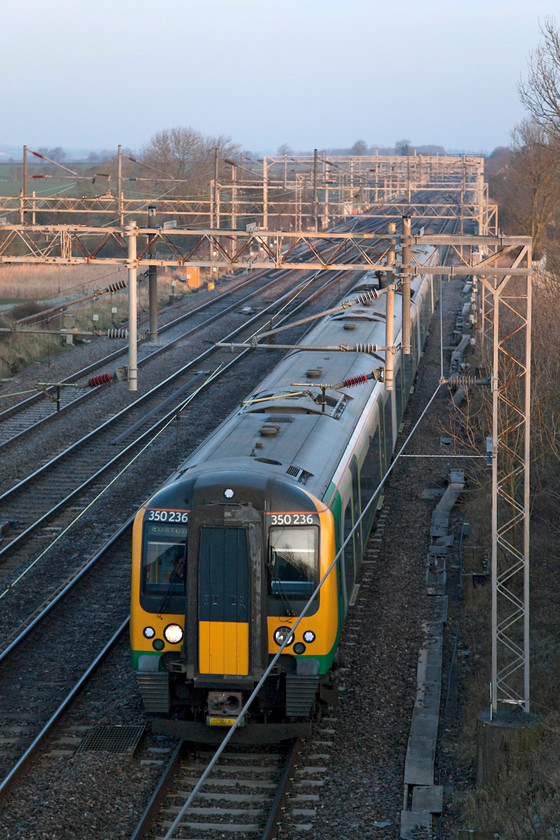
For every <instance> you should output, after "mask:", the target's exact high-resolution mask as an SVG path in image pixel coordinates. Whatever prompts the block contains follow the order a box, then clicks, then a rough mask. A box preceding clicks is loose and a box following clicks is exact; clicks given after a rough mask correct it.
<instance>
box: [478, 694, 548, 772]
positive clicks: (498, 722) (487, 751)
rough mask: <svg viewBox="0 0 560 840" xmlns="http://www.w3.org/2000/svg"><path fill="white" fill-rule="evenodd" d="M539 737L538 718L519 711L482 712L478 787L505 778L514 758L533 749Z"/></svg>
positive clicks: (479, 732)
mask: <svg viewBox="0 0 560 840" xmlns="http://www.w3.org/2000/svg"><path fill="white" fill-rule="evenodd" d="M541 734H542V723H541V719H540V718H539V716H538V715H533V714H526V713H525V712H522V711H520V710H503V711H502V710H501V711H499V712H494V713H493V715H492V720H490V711H489V710H487V711H485V712H482V714H481V715H479V716H478V721H477V752H478V756H477V771H476V785H477V787H479V788H481V787H486V786H487V785H491V784H493V783H495V782H497V781H498V780H499V778H500V776H504V775H507V774H508V773H509V772H510V770H511V769H512V768H513V765H514V763H515V759H516V756H518V755H519V754H520V753H523V752H526V751H527V750H530V749H532V748H533V747H534V746H536V744H537V743H538V741H539V739H540V737H541Z"/></svg>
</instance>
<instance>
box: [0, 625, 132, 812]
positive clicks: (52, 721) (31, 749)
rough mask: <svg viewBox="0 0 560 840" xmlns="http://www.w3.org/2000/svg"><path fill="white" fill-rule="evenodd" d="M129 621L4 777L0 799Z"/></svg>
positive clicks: (121, 627) (0, 788) (108, 643)
mask: <svg viewBox="0 0 560 840" xmlns="http://www.w3.org/2000/svg"><path fill="white" fill-rule="evenodd" d="M128 621H129V620H128V618H127V619H126V620H125V621H123V623H122V624H121V625H120V627H119V628H118V630H117V631H116V632H115V633H114V634H113V636H112V637H111V638H110V639H109V641H108V642H107V643H106V644H105V646H104V647H103V649H102V650H101V651H100V652H99V653H98V654H97V656H96V657H95V659H94V660H93V662H92V663H91V664H90V665H89V667H88V668H87V670H86V671H84V673H83V674H82V676H81V677H80V679H79V680H78V682H77V683H75V685H74V687H73V688H72V689H71V691H70V692H68V694H67V695H66V697H65V698H64V700H63V701H62V703H60V705H59V706H58V708H57V709H56V711H55V712H54V713H53V714H52V715H51V717H50V718H49V720H48V721H47V723H45V725H44V726H43V728H42V729H41V731H40V732H39V734H38V735H37V736H36V737H35V739H34V740H33V742H32V743H31V744H30V745H29V747H28V748H27V749H26V751H25V752H24V754H23V755H22V756H21V758H20V759H19V760H18V761H17V763H16V764H15V765H14V766H13V767H12V769H11V770H10V772H9V773H8V775H7V776H5V777H4V779H3V780H2V781H1V782H0V799H1V798H2V797H3V796H5V795H6V793H7V792H8V790H9V788H10V786H11V785H12V784H13V782H14V780H15V779H16V777H17V776H19V775H20V773H21V772H22V770H24V769H25V767H26V766H27V765H28V763H29V761H30V760H31V758H32V757H33V755H34V753H35V751H36V750H37V748H38V747H39V745H40V744H41V742H42V741H43V739H44V738H45V736H46V735H47V734H48V733H49V731H50V730H51V728H52V727H53V725H54V724H55V723H56V721H57V720H58V718H59V717H60V715H61V714H62V712H63V711H64V710H65V709H66V707H67V706H68V705H69V704H70V703H71V702H72V700H73V699H74V697H75V696H76V695H77V693H78V692H79V690H80V689H81V688H82V686H83V685H84V683H86V682H87V680H88V679H89V678H90V676H91V675H92V674H93V672H94V671H95V669H96V668H97V666H98V665H99V664H100V663H101V662H102V661H103V659H104V658H105V656H106V655H107V653H108V652H109V651H110V650H111V648H112V647H113V645H114V644H115V642H116V641H117V639H118V638H119V636H120V635H121V633H122V632H123V631H124V630H125V629H126V628H127V627H128Z"/></svg>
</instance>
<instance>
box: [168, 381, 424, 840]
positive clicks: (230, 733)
mask: <svg viewBox="0 0 560 840" xmlns="http://www.w3.org/2000/svg"><path fill="white" fill-rule="evenodd" d="M440 388H441V383H438V385H437V387H436V389H435V391H434V393H433V394H432V396H431V397H430V399H429V401H428V403H427V405H426V407H425V408H424V410H423V411H422V413H421V415H420V417H419V418H418V420H417V421H416V423H415V424H414V426H413V428H412V430H411V431H410V434H409V435H408V437H407V438H406V440H405V442H404V443H403V445H402V446H401V448H400V450H399V452H398V454H397V455H396V456H395V458H394V459H393V462H392V463H391V465H390V466H389V469H388V470H387V472H386V473H385V475H384V476H383V478H382V479H381V481H380V482H379V485H378V487H377V489H376V490H375V492H374V494H373V495H372V497H371V499H370V500H369V502H368V504H367V505H366V506H365V508H364V510H363V512H362V514H361V516H360V517H359V518H358V519H357V520H356V522H355V524H354V527H353V528H352V530H351V531H350V532H349V534H348V536H347V537H346V539H345V540H344V542H343V543H342V545H341V546H340V548H339V550H338V551H337V553H336V555H335V557H334V558H333V560H332V562H331V563H330V565H329V567H328V569H327V570H326V572H325V573H324V575H323V577H322V578H321V580H320V581H319V583H318V584H317V586H316V587H315V590H314V591H313V594H312V595H310V597H309V600H308V601H307V603H306V604H305V606H304V608H303V610H302V612H301V613H300V615H299V617H298V618H297V620H296V622H295V624H294V625H293V627H292V628H291V632H290V633H288V634H286V638H285V639H284V641H283V642H282V644H281V645H280V647H279V649H278V650H277V652H276V653H275V654H274V656H273V658H272V660H271V661H270V662H269V664H268V667H267V668H266V670H265V672H264V673H263V675H262V677H261V678H260V680H259V681H258V683H257V685H256V686H255V688H254V689H253V692H252V693H251V696H250V697H249V699H248V700H247V701H246V703H245V705H244V706H243V708H242V709H241V712H240V713H239V716H238V717H237V718H236V719H235V722H234V723H233V725H232V726H231V727H230V729H229V730H228V732H227V734H226V735H225V737H224V739H223V741H222V742H221V744H220V746H219V747H218V749H217V750H216V752H215V753H214V755H213V756H212V758H211V759H210V761H209V763H208V766H207V767H206V769H205V770H204V772H203V773H202V775H201V777H200V779H199V780H198V782H197V783H196V785H195V786H194V788H193V789H192V791H191V793H190V794H189V796H188V798H187V800H186V802H185V804H184V805H183V806H182V807H181V809H180V810H179V813H178V815H177V817H176V818H175V820H174V821H173V822H172V824H171V826H170V827H169V829H168V830H167V832H166V834H165V835H164V836H163V838H162V840H173V832H174V831H175V829H176V828H177V827H178V825H179V823H180V822H181V820H182V818H183V816H184V815H185V813H186V812H187V811H188V809H189V808H190V806H191V804H192V802H193V800H194V799H195V798H196V796H197V795H198V792H199V791H200V789H201V787H202V785H203V784H204V782H205V781H206V779H207V778H208V776H209V775H210V773H211V772H212V770H213V768H214V766H215V765H216V763H217V761H218V759H219V758H220V756H221V755H222V753H223V751H224V750H225V748H226V746H227V745H228V743H229V742H230V741H231V739H232V737H233V733H234V732H235V731H236V730H237V728H238V727H239V726H240V725H241V723H242V722H243V721H244V719H245V714H246V713H247V711H248V709H249V707H250V705H251V703H252V702H253V700H254V699H255V698H256V696H257V694H258V693H259V691H260V689H261V688H262V686H263V685H264V682H265V680H266V679H267V677H268V676H269V675H270V673H271V671H272V669H273V668H274V666H275V665H276V663H277V662H278V659H279V658H280V656H281V655H282V653H283V652H284V649H285V647H286V646H287V645H288V642H289V641H290V637H292V636H293V635H294V633H295V631H296V630H297V628H298V627H299V625H300V623H301V621H302V620H303V618H305V616H306V615H307V612H308V610H309V609H310V607H311V604H312V603H313V601H314V600H315V598H316V597H317V595H318V594H319V592H320V591H321V588H322V587H323V585H324V583H325V581H326V580H327V578H328V576H329V575H330V573H331V572H332V570H333V569H334V568H335V566H336V564H337V563H338V560H339V558H340V557H341V556H342V554H343V552H344V549H345V548H346V545H347V544H348V543H349V541H350V538H351V537H353V535H354V533H355V532H356V530H357V528H358V526H359V525H360V523H361V521H362V519H363V518H364V516H365V515H366V513H367V512H368V511H369V509H370V507H371V506H372V504H373V502H374V500H375V499H376V498H377V495H378V493H379V492H380V490H381V488H382V487H383V485H384V484H385V482H386V481H387V479H388V478H389V475H390V474H391V473H392V471H393V469H394V468H395V466H396V464H397V462H398V460H399V458H400V457H401V455H402V453H403V451H404V449H405V448H406V446H407V445H408V443H409V442H410V440H411V438H412V436H413V434H414V432H415V431H416V429H417V428H418V426H419V425H420V423H421V421H422V419H423V418H424V416H425V414H426V412H427V411H428V409H429V408H430V406H431V404H432V402H433V401H434V399H435V398H436V396H437V394H438V392H439V390H440Z"/></svg>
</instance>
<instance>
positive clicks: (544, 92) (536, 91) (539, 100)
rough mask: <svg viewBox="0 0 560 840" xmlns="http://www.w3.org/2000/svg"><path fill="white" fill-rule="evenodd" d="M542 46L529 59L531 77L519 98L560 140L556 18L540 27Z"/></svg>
mask: <svg viewBox="0 0 560 840" xmlns="http://www.w3.org/2000/svg"><path fill="white" fill-rule="evenodd" d="M541 35H542V42H541V43H540V44H539V46H538V47H537V48H536V50H534V51H533V52H532V53H531V54H530V57H529V75H528V78H527V80H526V81H522V82H521V83H520V85H519V96H520V99H521V102H522V103H523V105H524V106H525V107H526V108H527V110H528V111H529V112H530V113H531V115H532V117H533V119H534V120H535V122H536V123H538V125H540V126H541V127H542V128H543V129H544V130H545V131H546V132H547V133H548V134H550V135H551V136H553V137H555V138H557V139H559V140H560V31H559V30H558V29H557V27H556V23H555V21H554V18H552V17H547V18H545V22H544V24H543V25H542V26H541Z"/></svg>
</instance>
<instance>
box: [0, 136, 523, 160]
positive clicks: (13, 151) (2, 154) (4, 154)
mask: <svg viewBox="0 0 560 840" xmlns="http://www.w3.org/2000/svg"><path fill="white" fill-rule="evenodd" d="M233 139H235V138H233ZM354 142H355V141H354ZM397 142H398V141H397ZM23 145H26V146H27V147H28V149H29V150H30V151H31V148H32V147H31V146H30V145H29V144H28V143H25V144H23ZM23 145H22V146H9V145H1V146H0V164H1V163H20V162H21V161H22V159H23ZM279 145H280V144H279ZM352 145H353V143H352V144H350V145H349V146H348V152H347V153H348V154H349V150H350V149H351V146H352ZM410 145H411V148H412V149H416V148H418V147H420V148H424V147H426V146H440V147H441V148H445V147H443V144H441V143H418V144H415V143H413V142H412V141H411V144H410ZM502 147H503V146H502V145H496V146H494V147H493V148H492V149H485V150H479V151H473V150H472V149H466V148H458V149H445V154H448V155H451V156H456V155H462V154H466V155H471V156H473V157H478V156H480V157H488V156H489V155H491V154H492V153H493V152H494V151H495V150H496V149H499V148H502ZM508 147H509V144H508ZM45 148H46V147H45V146H44V144H38V146H37V147H36V148H35V147H33V151H39V149H45ZM53 148H60V149H62V151H63V152H64V153H65V158H64V160H65V161H66V162H72V161H74V162H75V163H87V162H88V157H89V156H90V155H92V154H94V153H99V154H100V155H102V154H104V153H109V154H115V155H116V154H117V152H118V145H117V146H115V148H114V149H111V148H110V147H109V146H105V147H102V148H88V147H85V148H80V147H78V148H73V147H65V146H64V145H62V144H57V146H56V147H53ZM315 148H317V149H318V151H319V152H320V153H323V152H327V153H330V154H334V153H341V150H342V148H344V147H339V148H336V149H331V148H326V147H318V146H316V147H314V148H313V149H306V150H292V151H291V152H290V154H292V155H310V154H311V155H312V154H313V152H314V149H315ZM370 148H372V149H375V148H379V149H394V148H395V146H388V145H387V146H386V145H381V144H374V145H372V146H371V147H370ZM123 149H124V146H123ZM127 149H128V150H129V151H133V152H136V153H137V154H138V153H139V152H140V151H141V149H140V148H136V147H127ZM243 153H246V154H253V155H255V156H258V157H261V158H262V157H271V156H275V155H277V154H278V152H277V151H276V150H275V149H269V150H261V149H244V150H243ZM8 156H9V159H8ZM3 158H6V160H4V159H3ZM103 160H104V158H103V157H100V159H99V161H97V162H103ZM27 163H28V165H29V166H41V165H43V166H44V165H47V166H49V165H50V164H48V163H45V162H44V161H41V160H40V159H38V158H35V157H33V156H30V157H29V158H28V161H27ZM91 163H96V161H95V160H92V161H91Z"/></svg>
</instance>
